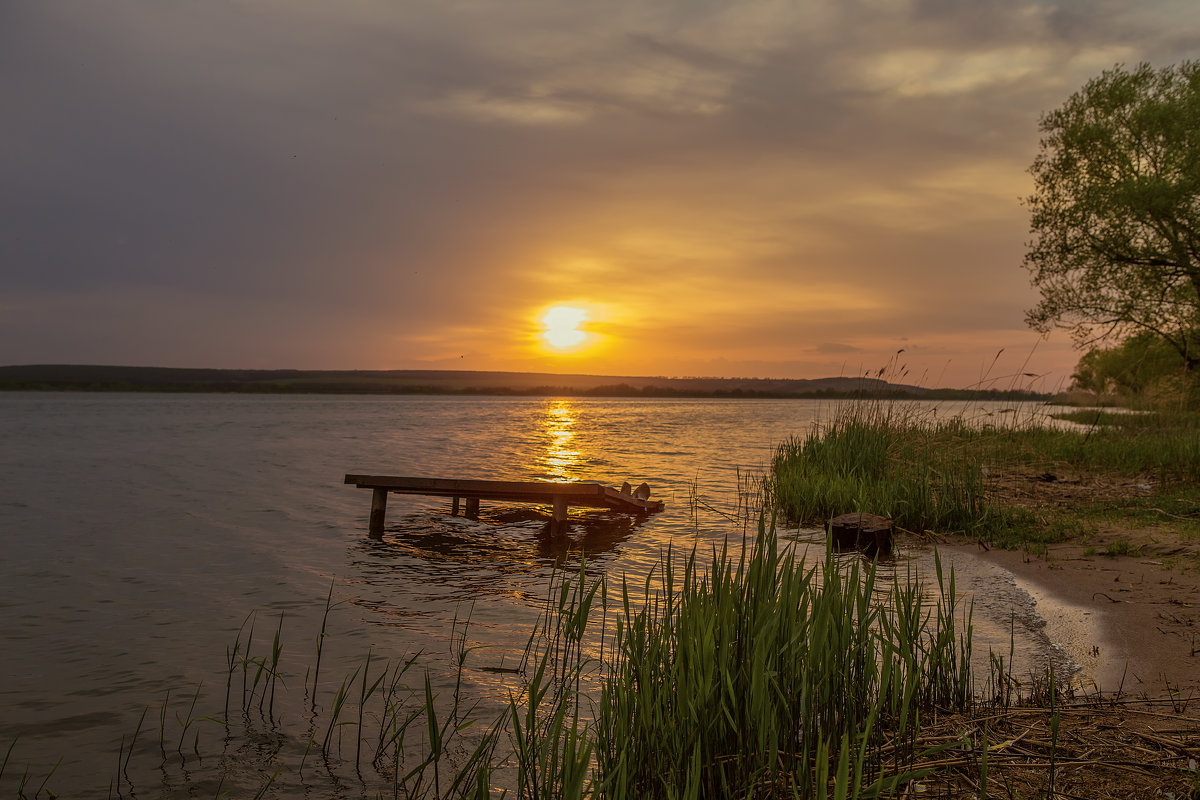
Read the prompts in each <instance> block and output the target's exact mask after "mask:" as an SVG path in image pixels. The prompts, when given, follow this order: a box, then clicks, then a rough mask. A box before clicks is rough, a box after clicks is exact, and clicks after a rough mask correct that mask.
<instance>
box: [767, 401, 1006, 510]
mask: <svg viewBox="0 0 1200 800" xmlns="http://www.w3.org/2000/svg"><path fill="white" fill-rule="evenodd" d="M972 438H973V432H972V431H971V430H970V429H968V428H967V427H966V426H965V425H964V424H963V423H962V422H961V421H956V420H949V421H946V420H936V419H930V420H920V419H916V418H913V417H911V416H907V415H895V414H893V413H891V407H883V406H881V405H880V404H877V403H872V404H859V405H854V406H849V407H847V408H846V409H843V411H842V412H841V413H839V414H838V415H837V417H836V418H835V419H834V420H833V421H832V422H831V423H829V424H828V425H825V426H819V425H818V426H814V427H813V428H812V429H811V430H810V431H809V432H808V433H807V434H805V435H804V436H800V437H792V438H791V439H788V440H787V441H785V442H784V443H783V444H781V445H780V446H779V448H778V449H777V450H776V454H775V458H774V462H773V464H772V471H771V474H770V476H768V479H767V482H766V489H767V494H768V497H769V498H770V499H771V500H772V501H773V502H774V504H775V505H776V506H777V507H778V508H779V509H781V510H782V511H783V512H784V513H785V514H787V516H788V517H789V518H790V519H793V520H796V521H799V522H804V523H823V522H824V521H826V520H828V519H829V518H830V517H834V516H837V515H838V514H844V513H849V512H854V511H864V512H868V513H873V514H882V515H884V516H887V517H890V518H891V519H892V520H893V521H894V522H895V523H896V524H897V525H899V526H900V527H902V528H905V529H908V530H913V531H924V530H926V529H930V528H932V529H936V530H940V531H956V532H962V533H968V534H979V533H986V532H988V531H990V530H992V529H995V528H997V527H1000V526H1003V525H1006V524H1008V522H1009V520H1008V515H1007V514H1006V512H1005V510H1004V509H1002V508H1001V507H1000V506H999V505H998V504H997V503H995V502H994V501H993V500H990V499H989V497H988V495H987V492H986V481H985V476H984V461H983V459H982V458H981V454H980V453H979V452H978V451H977V450H976V449H974V448H971V447H967V446H965V444H966V443H968V442H970V441H971V440H972Z"/></svg>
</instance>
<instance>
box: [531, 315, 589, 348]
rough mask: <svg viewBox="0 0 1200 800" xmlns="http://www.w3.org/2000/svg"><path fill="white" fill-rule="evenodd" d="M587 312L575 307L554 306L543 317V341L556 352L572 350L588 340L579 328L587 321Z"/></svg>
mask: <svg viewBox="0 0 1200 800" xmlns="http://www.w3.org/2000/svg"><path fill="white" fill-rule="evenodd" d="M587 317H588V314H587V311H585V310H583V309H582V308H576V307H574V306H554V307H552V308H550V309H548V310H547V311H546V313H545V314H543V315H542V319H541V322H542V327H543V331H542V340H543V341H545V342H546V344H548V345H550V347H552V348H554V349H555V350H570V349H571V348H574V347H578V346H579V345H581V344H583V343H584V341H586V340H587V333H585V332H584V331H581V330H580V329H579V326H580V325H582V324H583V323H584V321H585V320H586V319H587Z"/></svg>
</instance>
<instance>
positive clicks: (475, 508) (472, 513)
mask: <svg viewBox="0 0 1200 800" xmlns="http://www.w3.org/2000/svg"><path fill="white" fill-rule="evenodd" d="M467 519H479V498H478V497H468V498H467Z"/></svg>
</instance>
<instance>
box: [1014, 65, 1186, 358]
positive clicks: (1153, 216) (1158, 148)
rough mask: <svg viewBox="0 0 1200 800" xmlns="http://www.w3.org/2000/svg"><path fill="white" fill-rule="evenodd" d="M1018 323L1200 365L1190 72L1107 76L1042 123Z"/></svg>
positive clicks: (1147, 70)
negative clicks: (1165, 352)
mask: <svg viewBox="0 0 1200 800" xmlns="http://www.w3.org/2000/svg"><path fill="white" fill-rule="evenodd" d="M1041 131H1042V133H1043V138H1042V142H1041V153H1040V154H1039V155H1038V157H1037V158H1036V160H1035V161H1034V162H1033V166H1032V167H1030V172H1031V173H1032V174H1033V178H1034V185H1035V191H1034V194H1033V195H1031V196H1030V197H1029V198H1027V199H1026V205H1027V206H1028V207H1029V209H1030V211H1031V214H1032V218H1031V221H1030V228H1031V230H1032V232H1033V235H1034V240H1033V241H1032V242H1031V243H1030V244H1029V249H1028V251H1027V253H1026V255H1025V262H1024V265H1025V268H1026V269H1028V270H1029V271H1030V273H1031V277H1032V282H1033V285H1034V286H1036V287H1037V288H1038V290H1039V291H1040V292H1041V302H1039V303H1038V304H1037V305H1036V306H1035V307H1034V308H1032V309H1030V310H1029V311H1028V313H1027V316H1026V321H1027V322H1028V323H1029V324H1030V325H1031V326H1032V327H1034V328H1036V329H1038V330H1040V331H1043V332H1045V331H1048V330H1050V329H1052V328H1063V329H1066V330H1069V331H1071V332H1072V334H1073V335H1074V336H1075V337H1076V340H1077V341H1079V342H1080V343H1081V344H1082V343H1087V342H1095V341H1099V340H1101V339H1104V338H1106V337H1110V336H1121V337H1127V336H1130V335H1132V334H1134V333H1138V332H1146V333H1149V334H1152V335H1153V336H1156V337H1158V338H1159V339H1160V340H1162V341H1163V342H1164V343H1165V344H1167V345H1168V346H1169V347H1171V348H1172V349H1173V350H1174V351H1175V352H1176V353H1178V354H1179V357H1180V358H1181V359H1182V360H1183V363H1184V365H1185V366H1186V368H1187V369H1189V370H1191V369H1194V368H1195V367H1196V366H1197V365H1198V364H1200V333H1198V331H1200V62H1197V61H1186V62H1184V63H1182V64H1180V65H1179V66H1177V67H1166V68H1164V69H1161V70H1154V69H1152V68H1151V67H1150V66H1149V65H1147V64H1140V65H1139V66H1137V67H1136V68H1135V69H1133V70H1127V69H1125V68H1123V67H1121V66H1117V67H1114V68H1113V69H1111V70H1108V71H1106V72H1104V73H1103V74H1101V75H1100V76H1099V77H1097V78H1094V79H1093V80H1091V81H1089V82H1088V83H1087V84H1086V85H1085V86H1084V87H1083V88H1082V89H1081V90H1079V91H1078V92H1076V93H1075V94H1073V95H1072V96H1071V97H1070V99H1068V100H1067V102H1066V103H1064V104H1063V106H1062V107H1061V108H1058V109H1057V110H1055V111H1052V112H1050V113H1048V114H1046V115H1044V116H1043V117H1042V119H1041Z"/></svg>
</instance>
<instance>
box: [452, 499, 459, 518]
mask: <svg viewBox="0 0 1200 800" xmlns="http://www.w3.org/2000/svg"><path fill="white" fill-rule="evenodd" d="M450 516H452V517H457V516H458V498H457V497H456V498H454V499H453V500H451V501H450Z"/></svg>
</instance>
